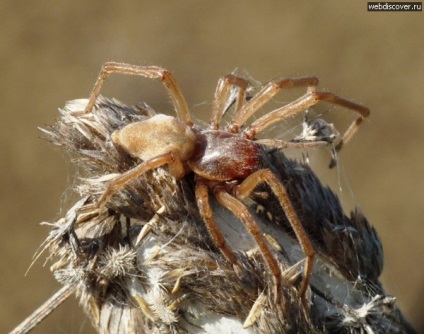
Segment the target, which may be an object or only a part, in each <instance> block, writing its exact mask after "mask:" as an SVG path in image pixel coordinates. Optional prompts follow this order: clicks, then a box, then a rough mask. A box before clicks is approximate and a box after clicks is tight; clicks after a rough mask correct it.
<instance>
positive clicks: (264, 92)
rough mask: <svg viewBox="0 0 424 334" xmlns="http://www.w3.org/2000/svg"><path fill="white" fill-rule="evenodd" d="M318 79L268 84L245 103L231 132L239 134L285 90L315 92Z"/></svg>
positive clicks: (234, 120)
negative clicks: (298, 88) (258, 111)
mask: <svg viewBox="0 0 424 334" xmlns="http://www.w3.org/2000/svg"><path fill="white" fill-rule="evenodd" d="M316 86H318V78H316V77H305V78H295V79H281V80H278V81H271V82H269V83H268V84H266V85H265V86H264V87H263V88H262V89H261V90H260V91H259V92H258V93H257V94H256V95H255V96H254V97H253V98H252V99H251V100H250V101H249V102H247V103H245V104H244V105H243V106H242V107H241V108H240V109H239V110H238V111H237V113H236V115H235V117H234V119H233V120H232V121H231V123H230V124H229V125H228V129H229V130H230V131H231V132H234V133H236V132H238V131H239V129H240V128H241V127H242V125H243V124H244V123H245V122H246V121H247V120H248V119H249V118H250V117H251V116H252V115H253V114H254V113H255V112H256V111H257V110H259V109H260V108H261V107H262V106H263V105H264V104H266V103H267V102H269V101H270V100H271V99H272V98H273V97H274V95H275V94H277V93H278V92H279V91H280V90H281V89H283V88H294V87H308V92H311V91H315V90H316Z"/></svg>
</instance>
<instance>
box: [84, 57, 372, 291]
mask: <svg viewBox="0 0 424 334" xmlns="http://www.w3.org/2000/svg"><path fill="white" fill-rule="evenodd" d="M111 73H123V74H130V75H140V76H144V77H147V78H153V79H155V78H157V79H160V80H162V82H163V83H164V85H165V87H166V88H167V89H168V92H169V94H170V96H171V98H172V101H173V104H174V107H175V111H176V114H177V117H171V116H166V115H162V114H159V115H155V116H153V117H151V118H149V119H147V120H143V121H138V122H134V123H131V124H129V125H127V126H125V127H124V128H122V129H119V130H117V131H115V132H114V133H113V135H112V141H113V143H114V144H115V145H119V146H121V147H122V148H123V149H124V150H125V151H126V152H128V153H129V154H130V155H132V156H133V157H136V158H139V159H141V160H143V162H141V163H140V164H139V165H137V166H136V167H134V168H132V169H130V170H128V171H127V172H125V173H123V174H122V175H120V176H119V177H117V178H116V179H114V180H112V181H111V182H110V183H109V184H108V186H107V188H106V190H105V192H104V193H103V194H102V196H101V197H100V199H99V200H98V202H97V203H96V206H97V207H100V206H103V205H105V204H106V203H107V202H108V200H109V199H110V197H111V196H112V195H113V194H114V192H116V191H117V190H119V189H121V188H122V187H124V186H125V184H126V183H128V182H129V181H131V180H133V179H134V178H136V177H138V176H140V175H142V174H143V173H145V172H146V171H148V170H151V169H154V168H157V167H160V166H164V165H168V170H169V172H170V174H171V175H173V176H175V177H176V178H181V177H183V176H184V175H186V174H187V173H189V172H194V174H195V195H196V201H197V206H198V209H199V212H200V214H201V216H202V218H203V221H204V222H205V224H206V226H207V229H208V231H209V234H210V236H211V239H212V240H213V242H214V243H215V245H216V246H217V247H218V248H219V250H220V251H221V253H222V254H223V255H224V257H225V258H226V259H227V260H228V261H229V262H230V263H231V264H233V265H235V266H237V265H238V260H237V257H236V255H235V253H234V251H233V250H232V249H231V247H230V246H229V245H227V243H226V242H225V239H224V237H223V235H222V233H221V231H220V230H219V229H218V227H217V226H216V225H215V223H214V220H213V213H212V210H211V207H210V205H209V191H212V192H213V194H214V196H215V197H216V198H217V200H218V202H219V203H221V205H223V206H224V207H226V208H227V209H229V210H230V211H231V212H232V213H233V214H234V215H235V216H236V217H238V219H239V220H240V221H241V222H242V223H243V224H244V225H245V227H246V229H247V231H248V232H249V233H250V235H251V236H252V237H253V239H254V240H255V242H256V243H257V245H258V247H259V249H260V251H261V253H262V255H263V258H264V260H265V262H266V264H267V266H268V268H269V270H270V272H271V274H272V275H273V277H274V282H275V297H276V298H278V295H279V286H280V280H281V272H280V267H279V265H278V263H277V261H276V259H275V257H274V255H273V254H272V252H271V251H270V249H269V246H268V244H267V242H266V241H265V239H264V238H263V237H262V234H261V233H260V231H259V228H258V226H257V225H256V223H255V221H254V219H253V218H252V216H251V215H250V213H249V211H248V209H247V208H246V206H245V205H244V204H243V203H242V202H241V200H243V199H244V198H246V197H249V196H250V195H251V194H252V192H253V191H254V190H255V188H256V187H257V186H258V185H259V184H261V183H266V184H268V185H269V187H270V188H271V190H272V191H273V193H274V194H275V195H276V197H277V199H278V201H279V203H280V205H281V207H282V208H283V210H284V212H285V214H286V216H287V220H288V221H289V223H290V225H291V227H292V228H293V231H294V232H295V234H296V236H297V238H298V240H299V243H300V246H301V248H302V250H303V251H304V253H305V255H306V262H305V266H304V277H303V281H302V284H301V287H300V295H301V296H302V297H303V296H304V295H305V292H306V289H307V287H308V283H309V278H310V275H311V272H312V264H313V257H314V249H313V247H312V244H311V242H310V240H309V238H308V235H307V233H306V232H305V230H304V228H303V226H302V224H301V221H300V220H299V218H298V216H297V214H296V212H295V210H294V208H293V206H292V204H291V202H290V199H289V197H288V195H287V192H286V189H285V187H284V185H283V184H282V183H281V181H280V180H279V178H278V177H277V176H275V175H274V173H273V172H272V166H267V162H266V161H265V159H264V158H263V148H262V145H268V146H275V147H287V146H304V145H306V144H305V143H302V142H300V143H299V142H283V141H278V140H272V139H266V140H255V137H256V136H257V135H258V134H260V133H261V132H263V131H264V130H265V129H266V128H267V127H269V126H270V125H272V124H274V123H276V122H278V121H281V120H282V119H284V118H286V117H288V116H289V115H293V114H295V113H298V112H301V111H304V110H306V109H307V108H309V107H311V106H313V105H315V104H317V103H318V102H319V101H327V102H330V103H334V104H338V105H340V106H343V107H345V108H349V109H351V110H353V111H355V112H357V113H358V114H359V116H358V118H357V119H356V120H355V121H354V122H353V123H352V125H351V126H350V127H349V128H348V130H347V131H346V132H345V134H344V135H343V136H342V138H341V140H340V141H339V142H338V143H337V145H336V150H340V149H341V148H342V146H343V145H344V144H345V143H346V142H347V141H348V140H349V139H350V138H351V137H352V136H353V134H354V133H355V131H356V130H357V129H358V127H359V125H360V124H361V123H362V121H363V120H364V119H365V118H366V117H367V116H368V114H369V111H368V109H367V108H365V107H362V106H360V105H357V104H355V103H353V102H350V101H347V100H345V99H342V98H340V97H338V96H336V95H334V94H332V93H328V92H318V91H316V87H317V85H318V79H316V78H315V77H307V78H296V79H282V80H278V81H272V82H269V83H268V84H266V85H265V86H264V87H263V88H262V89H261V90H260V91H259V92H258V93H257V94H256V95H255V96H253V97H252V98H251V99H249V101H246V100H247V99H246V89H247V87H248V82H247V81H246V80H245V79H243V78H240V77H237V76H235V75H232V74H230V75H227V76H224V77H222V78H221V79H220V80H219V83H218V86H217V89H216V92H215V97H214V102H213V105H212V112H211V117H210V120H209V125H208V127H207V128H206V129H202V128H199V127H197V126H195V125H194V124H193V122H192V121H191V117H190V113H189V111H188V107H187V103H186V101H185V99H184V97H183V95H182V93H181V91H180V89H179V87H178V85H177V84H176V81H175V79H174V77H173V76H172V75H171V73H170V72H168V71H167V70H164V69H162V68H159V67H155V66H150V67H139V66H134V65H129V64H122V63H106V64H105V65H104V66H103V68H102V71H101V73H100V76H99V78H98V80H97V82H96V84H95V86H94V89H93V92H92V94H91V97H90V100H89V102H88V104H87V107H86V110H85V113H88V112H90V111H91V110H92V108H93V106H94V103H95V101H96V99H97V97H98V95H99V93H100V89H101V87H102V85H103V83H104V81H105V80H106V78H107V77H108V75H109V74H111ZM299 86H305V87H308V91H307V93H306V94H304V95H303V96H301V97H300V98H299V99H297V100H295V101H293V102H291V103H288V104H286V105H284V106H282V107H280V108H278V109H276V110H274V111H271V112H269V113H266V114H265V115H264V116H262V117H259V118H258V119H257V120H255V121H254V122H252V123H251V124H250V125H247V126H246V122H247V120H248V119H249V118H250V117H251V116H252V115H253V114H254V113H255V112H256V111H257V110H258V109H260V108H261V107H262V106H263V105H264V104H265V103H267V102H268V101H269V100H270V99H271V98H272V97H273V96H274V95H275V94H276V93H277V92H278V91H280V90H281V89H282V88H290V87H299ZM232 87H235V88H237V97H236V100H235V107H234V108H235V114H234V115H235V116H234V117H233V119H232V120H231V121H230V122H229V124H228V125H227V126H225V127H221V120H222V116H223V114H224V113H225V109H226V106H227V104H228V99H229V96H230V91H231V88H232ZM310 144H311V143H309V145H308V146H310ZM326 144H328V141H315V142H313V143H312V145H326Z"/></svg>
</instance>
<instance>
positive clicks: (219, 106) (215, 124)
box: [209, 74, 249, 130]
mask: <svg viewBox="0 0 424 334" xmlns="http://www.w3.org/2000/svg"><path fill="white" fill-rule="evenodd" d="M232 86H237V87H238V95H237V100H236V111H238V110H239V109H240V107H241V106H242V104H243V103H244V101H245V99H246V89H247V87H248V86H249V83H248V81H247V80H245V79H243V78H240V77H237V76H235V75H233V74H228V75H226V76H224V77H222V78H220V79H219V81H218V85H217V86H216V91H215V96H214V99H213V103H212V113H211V117H210V119H209V129H213V130H216V129H219V124H220V123H221V119H222V116H223V113H224V111H225V104H226V103H227V102H228V97H229V94H230V89H231V87H232Z"/></svg>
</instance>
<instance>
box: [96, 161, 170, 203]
mask: <svg viewBox="0 0 424 334" xmlns="http://www.w3.org/2000/svg"><path fill="white" fill-rule="evenodd" d="M174 162H177V160H176V159H175V157H174V154H172V153H165V154H162V155H159V156H157V157H155V158H152V159H150V160H147V161H145V162H143V163H141V164H139V165H138V166H136V167H134V168H132V169H130V170H128V171H126V172H125V173H123V174H122V175H120V176H118V177H117V178H116V179H114V180H112V181H110V182H109V184H108V185H107V187H106V190H105V191H104V192H103V194H102V196H100V198H99V200H98V201H97V203H96V204H95V206H96V207H97V208H100V207H102V206H103V205H105V204H106V202H107V201H108V200H109V199H110V198H111V197H112V195H113V194H114V193H115V192H116V191H118V190H119V189H122V188H123V187H124V186H125V185H126V184H127V183H128V182H130V181H131V180H134V179H135V178H137V177H138V176H140V175H142V174H144V173H146V172H147V171H149V170H151V169H155V168H158V167H160V166H163V165H166V164H172V163H174Z"/></svg>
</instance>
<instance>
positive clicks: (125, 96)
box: [0, 0, 424, 333]
mask: <svg viewBox="0 0 424 334" xmlns="http://www.w3.org/2000/svg"><path fill="white" fill-rule="evenodd" d="M0 25H1V33H0V57H1V72H0V84H1V89H0V94H1V98H0V110H1V118H0V119H1V121H0V124H1V125H0V126H1V131H0V136H1V140H0V145H1V146H0V149H1V160H0V161H1V162H0V177H1V195H0V196H1V201H0V205H1V207H0V210H1V224H2V225H1V236H0V238H1V241H0V250H1V261H0V263H1V275H0V277H1V279H0V282H1V284H0V288H1V290H0V295H1V298H0V316H1V319H0V332H5V331H7V330H10V329H11V328H12V327H13V326H14V325H16V324H18V322H19V321H21V320H22V319H23V318H24V317H26V316H27V315H28V314H29V313H30V312H32V311H33V310H34V309H35V308H36V307H37V306H38V305H39V304H40V303H41V302H42V301H44V300H45V299H46V298H47V297H49V296H50V295H51V294H52V293H53V292H55V291H56V290H57V289H58V284H57V283H56V282H55V281H54V280H53V278H52V275H51V273H50V272H49V270H48V266H47V267H46V268H43V267H42V263H43V260H40V261H38V262H37V263H36V265H35V266H34V267H33V269H32V270H31V271H30V272H29V274H28V275H27V276H26V277H24V273H25V271H26V269H27V268H28V266H29V264H30V262H31V257H32V255H33V254H34V252H35V251H36V249H37V247H38V246H39V245H40V244H41V242H42V241H43V240H44V238H45V237H46V234H47V231H48V228H46V227H40V226H39V225H38V223H39V222H41V221H52V220H54V219H55V218H58V217H59V216H60V215H61V214H62V213H63V212H64V211H66V210H67V209H68V208H69V205H70V204H71V201H70V200H69V196H72V193H71V191H69V190H68V191H66V189H69V188H70V187H71V186H72V181H73V177H74V175H73V173H74V170H73V167H72V164H71V163H70V162H69V157H67V156H66V155H64V154H62V153H61V152H60V151H59V150H58V149H55V148H53V147H52V146H51V145H50V144H48V143H47V142H45V141H43V140H41V139H39V137H40V132H39V131H38V130H37V127H38V126H42V125H45V124H51V123H52V122H53V120H54V119H55V117H56V116H57V108H59V107H62V106H63V105H64V103H65V101H67V100H71V99H74V98H80V97H87V96H88V94H89V92H90V91H91V89H92V86H93V84H94V81H95V79H96V77H97V74H98V71H99V69H100V67H101V65H102V64H103V63H104V62H105V61H110V60H116V61H125V62H129V63H133V64H140V65H147V64H149V65H152V64H155V65H160V66H163V67H165V68H167V69H170V70H172V71H173V72H174V74H175V75H176V77H177V80H178V82H179V83H180V85H181V88H182V90H183V92H184V94H185V96H186V98H187V100H188V103H189V105H190V106H191V107H193V112H194V113H195V114H196V112H198V113H202V112H205V113H206V112H207V107H208V104H209V103H210V101H211V99H212V96H213V93H214V89H215V85H216V82H217V80H218V78H219V77H220V76H222V75H224V74H227V73H229V72H231V71H232V70H234V69H235V68H240V69H244V70H247V71H248V72H249V73H250V74H251V75H252V76H253V77H254V78H256V79H257V80H260V81H267V80H270V79H272V78H274V77H276V76H279V75H283V76H286V77H289V76H301V75H317V76H318V77H319V78H320V79H321V87H322V88H324V89H326V90H330V91H333V92H335V93H337V94H340V95H341V96H344V97H348V98H351V99H353V100H354V101H356V102H358V103H362V104H364V105H367V106H369V107H370V108H371V110H372V115H371V118H370V120H369V122H366V124H365V125H364V127H363V128H362V129H361V130H360V132H359V133H358V135H357V137H356V138H354V140H353V141H352V143H350V144H349V145H348V147H347V148H346V150H345V151H344V152H343V154H342V160H341V162H342V166H343V171H342V174H343V175H345V176H346V178H347V179H348V180H349V184H350V188H349V187H348V188H347V191H348V192H349V191H350V190H352V191H353V192H354V194H355V195H354V197H353V198H354V200H355V201H356V202H355V204H356V205H359V206H360V207H361V208H362V209H363V211H364V212H365V214H366V215H367V217H368V218H369V219H370V221H371V222H372V224H374V226H375V227H376V228H377V230H378V232H379V234H380V236H381V238H382V241H383V244H384V249H385V270H384V275H383V277H382V280H383V282H384V284H385V287H386V288H387V289H388V291H390V293H392V294H393V295H394V296H396V297H397V298H398V303H399V305H400V307H401V308H402V310H403V311H404V313H405V314H406V316H407V317H408V318H409V319H410V320H411V321H412V322H413V323H414V324H415V325H416V326H421V327H420V328H424V327H422V326H423V319H422V312H423V300H422V298H423V297H424V285H423V281H424V261H423V255H424V243H423V232H424V218H423V214H424V205H423V204H424V203H423V200H424V190H423V186H424V176H423V172H424V159H423V151H424V139H423V138H424V137H423V131H424V110H423V107H422V105H423V85H424V82H423V80H424V19H423V13H422V12H418V13H402V12H395V13H393V12H392V13H376V12H367V8H366V2H365V1H350V2H347V1H309V2H306V1H305V2H303V3H302V4H300V3H297V4H294V3H292V4H287V3H283V1H267V2H262V3H261V4H259V2H253V1H251V2H247V1H227V2H223V1H221V2H217V1H214V2H212V1H209V2H206V1H194V0H193V1H185V0H184V1H178V2H177V1H174V2H171V1H166V2H159V1H158V2H153V1H151V2H147V1H125V2H121V3H118V1H116V2H111V1H110V2H106V1H102V2H100V1H72V2H71V1H68V2H65V1H32V2H25V3H24V2H14V1H2V2H1V4H0ZM103 94H104V95H107V96H115V97H117V98H119V99H121V100H123V101H125V102H127V103H135V102H138V101H140V100H146V101H148V102H150V103H151V104H152V105H153V106H154V107H155V108H158V109H161V108H164V107H166V106H167V101H168V98H167V97H166V94H165V92H164V89H163V88H162V87H161V85H160V84H159V83H157V82H151V81H148V80H145V79H134V78H123V77H122V76H121V77H120V76H115V77H114V78H113V79H111V80H110V82H108V84H107V87H106V89H105V90H104V91H103ZM279 96H280V99H281V100H284V97H281V95H279ZM205 106H206V108H205ZM198 113H197V114H196V115H197V117H199V118H202V115H199V114H198ZM346 113H349V112H346ZM203 118H204V117H203ZM333 173H334V172H333ZM336 173H337V172H336ZM343 177H344V176H343ZM42 259H43V257H42ZM92 331H93V330H92V329H91V325H90V324H89V323H88V321H87V320H85V318H84V317H83V316H82V315H81V311H80V310H79V306H78V304H77V302H76V301H75V298H72V301H68V302H67V303H66V304H65V306H64V307H61V308H60V309H59V310H58V311H57V312H55V314H54V315H52V316H51V317H50V318H48V320H47V321H45V322H44V323H43V324H41V325H40V326H39V327H38V328H37V330H35V331H34V333H45V332H50V333H91V332H92Z"/></svg>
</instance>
